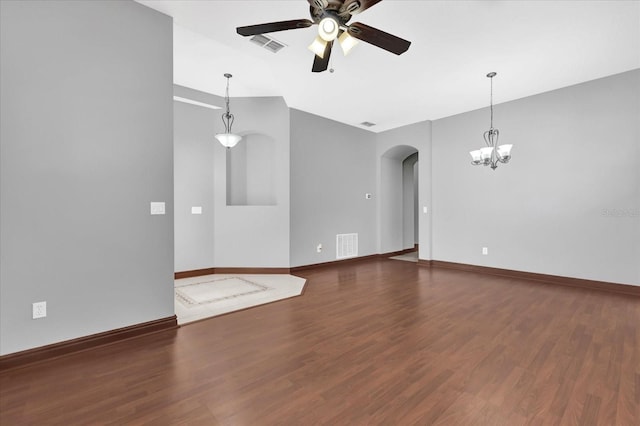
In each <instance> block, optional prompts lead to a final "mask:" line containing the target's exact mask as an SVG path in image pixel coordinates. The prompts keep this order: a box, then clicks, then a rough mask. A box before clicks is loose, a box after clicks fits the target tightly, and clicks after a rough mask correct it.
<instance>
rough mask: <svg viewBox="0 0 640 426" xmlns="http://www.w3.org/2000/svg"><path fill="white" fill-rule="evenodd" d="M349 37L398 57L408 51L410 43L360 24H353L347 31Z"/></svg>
mask: <svg viewBox="0 0 640 426" xmlns="http://www.w3.org/2000/svg"><path fill="white" fill-rule="evenodd" d="M347 32H348V33H349V35H350V36H352V37H355V38H357V39H359V40H362V41H364V42H367V43H369V44H373V45H374V46H378V47H379V48H381V49H384V50H387V51H389V52H391V53H395V54H396V55H400V54H402V53H404V52H406V51H407V49H409V46H410V45H411V42H410V41H407V40H404V39H401V38H400V37H396V36H394V35H393V34H389V33H385V32H384V31H381V30H379V29H377V28H373V27H370V26H368V25H365V24H362V23H360V22H355V23H353V24H351V25H350V26H349V29H348V30H347Z"/></svg>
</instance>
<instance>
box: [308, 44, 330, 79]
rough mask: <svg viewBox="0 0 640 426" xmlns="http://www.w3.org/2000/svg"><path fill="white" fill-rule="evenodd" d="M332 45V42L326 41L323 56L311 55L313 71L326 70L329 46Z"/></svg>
mask: <svg viewBox="0 0 640 426" xmlns="http://www.w3.org/2000/svg"><path fill="white" fill-rule="evenodd" d="M332 46H333V42H332V41H330V42H328V43H327V44H326V45H325V47H324V57H322V58H321V57H320V56H318V55H313V67H312V68H311V71H313V72H322V71H326V70H327V68H328V67H329V58H330V57H331V47H332Z"/></svg>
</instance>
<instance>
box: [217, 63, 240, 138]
mask: <svg viewBox="0 0 640 426" xmlns="http://www.w3.org/2000/svg"><path fill="white" fill-rule="evenodd" d="M224 76H225V77H226V78H227V91H226V93H225V98H224V100H225V103H226V105H227V111H226V112H225V113H224V114H223V115H222V122H223V123H224V133H218V134H216V139H218V141H220V143H221V144H222V146H224V147H226V148H233V147H234V146H236V144H237V143H238V142H240V139H242V136H240V135H236V134H234V133H231V125H233V114H231V111H230V110H229V79H230V78H231V77H233V76H232V75H231V74H229V73H226V74H225V75H224Z"/></svg>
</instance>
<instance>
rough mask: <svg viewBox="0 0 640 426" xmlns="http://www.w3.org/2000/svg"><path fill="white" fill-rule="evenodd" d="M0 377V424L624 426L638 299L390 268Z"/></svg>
mask: <svg viewBox="0 0 640 426" xmlns="http://www.w3.org/2000/svg"><path fill="white" fill-rule="evenodd" d="M300 275H302V276H304V277H305V278H307V279H308V280H309V281H308V284H307V287H306V291H305V293H304V295H303V296H301V297H297V298H293V299H288V300H284V301H280V302H276V303H273V304H270V305H265V306H261V307H257V308H253V309H249V310H245V311H241V312H236V313H232V314H228V315H224V316H221V317H217V318H213V319H210V320H205V321H201V322H198V323H193V324H189V325H186V326H183V327H181V328H180V329H178V330H177V331H171V332H160V333H156V334H153V335H148V336H144V337H140V338H136V339H131V340H128V341H124V342H119V343H116V344H112V345H109V346H105V347H102V348H97V349H92V350H88V351H85V352H81V353H76V354H73V355H68V356H65V357H61V358H58V359H52V360H49V361H46V362H43V363H40V364H34V365H31V366H28V367H25V368H21V369H15V370H9V371H5V372H2V373H0V381H1V382H0V386H1V389H0V398H1V399H0V401H1V402H0V412H1V414H0V424H2V425H31V424H33V425H40V424H47V425H49V424H56V425H78V424H118V425H121V424H153V425H175V424H183V425H200V424H202V425H236V426H237V425H275V424H280V425H316V424H327V425H379V424H380V425H412V424H419V425H509V426H513V425H521V424H532V425H556V424H562V425H629V426H635V425H639V424H640V408H639V407H640V298H634V297H631V296H624V295H616V294H610V293H605V292H599V291H595V290H582V289H576V288H569V287H560V286H555V285H545V284H541V283H538V282H527V281H522V280H513V279H509V278H504V277H497V276H489V275H480V274H475V273H469V272H462V271H455V270H449V269H437V268H426V267H419V266H417V265H416V264H415V263H411V262H402V261H395V260H370V261H365V262H362V263H351V264H345V265H341V266H336V265H332V266H330V267H323V268H318V269H313V270H308V271H304V272H303V273H301V274H300Z"/></svg>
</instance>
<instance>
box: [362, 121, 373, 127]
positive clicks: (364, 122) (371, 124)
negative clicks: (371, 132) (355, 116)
mask: <svg viewBox="0 0 640 426" xmlns="http://www.w3.org/2000/svg"><path fill="white" fill-rule="evenodd" d="M360 125H361V126H364V127H373V126H375V125H376V123H372V122H370V121H363V122H362V123H360Z"/></svg>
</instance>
